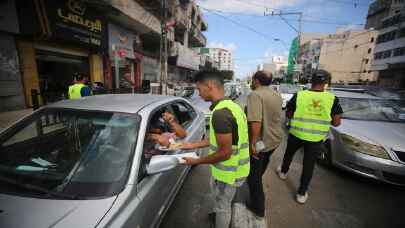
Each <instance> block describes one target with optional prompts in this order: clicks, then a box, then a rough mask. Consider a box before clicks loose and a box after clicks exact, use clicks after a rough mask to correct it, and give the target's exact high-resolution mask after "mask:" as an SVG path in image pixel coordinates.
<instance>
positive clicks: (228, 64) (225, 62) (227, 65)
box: [209, 48, 234, 71]
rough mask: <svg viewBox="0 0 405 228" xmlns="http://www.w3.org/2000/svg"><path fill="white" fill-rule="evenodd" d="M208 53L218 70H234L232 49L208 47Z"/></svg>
mask: <svg viewBox="0 0 405 228" xmlns="http://www.w3.org/2000/svg"><path fill="white" fill-rule="evenodd" d="M209 55H210V57H211V58H212V60H213V61H214V62H217V63H218V70H221V71H234V59H233V53H232V51H230V50H227V49H223V48H209Z"/></svg>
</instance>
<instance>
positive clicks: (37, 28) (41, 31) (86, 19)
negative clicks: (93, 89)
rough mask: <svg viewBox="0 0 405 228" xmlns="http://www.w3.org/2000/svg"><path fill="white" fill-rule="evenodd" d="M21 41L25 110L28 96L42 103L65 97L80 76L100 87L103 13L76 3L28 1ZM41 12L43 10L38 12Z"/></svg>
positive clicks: (21, 11)
mask: <svg viewBox="0 0 405 228" xmlns="http://www.w3.org/2000/svg"><path fill="white" fill-rule="evenodd" d="M20 4H21V5H18V8H19V18H20V27H21V29H22V34H23V35H22V36H21V37H20V38H19V39H18V41H17V47H18V51H19V57H20V60H21V63H22V65H21V68H22V71H23V72H24V73H23V76H22V78H23V82H24V87H25V88H24V95H25V98H26V103H27V106H31V105H32V100H31V93H32V91H33V90H36V91H38V92H39V94H40V95H41V96H40V100H42V101H43V102H55V101H58V100H61V99H64V98H67V91H68V87H69V86H70V85H71V84H73V82H74V76H75V75H76V74H78V73H80V74H83V75H85V76H87V78H88V81H89V82H88V84H89V85H90V86H91V83H92V82H102V83H103V82H104V77H103V63H102V57H103V55H105V52H106V51H105V50H107V44H106V41H107V38H106V37H107V35H106V33H107V26H106V23H105V19H104V18H103V16H102V14H100V13H99V12H97V11H96V10H95V9H94V8H92V6H91V5H89V4H85V2H84V1H80V0H63V1H52V0H42V1H39V0H32V1H27V2H24V3H20ZM38 8H40V9H41V10H37V9H38Z"/></svg>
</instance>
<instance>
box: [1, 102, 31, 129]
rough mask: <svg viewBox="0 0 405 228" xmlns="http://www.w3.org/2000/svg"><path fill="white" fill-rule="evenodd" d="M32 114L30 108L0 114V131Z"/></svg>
mask: <svg viewBox="0 0 405 228" xmlns="http://www.w3.org/2000/svg"><path fill="white" fill-rule="evenodd" d="M32 112H33V111H32V108H30V109H22V110H17V111H10V112H0V131H2V130H3V129H5V128H6V127H8V126H10V125H11V124H12V123H14V122H15V121H17V120H19V119H21V118H23V117H24V116H26V115H28V114H30V113H32Z"/></svg>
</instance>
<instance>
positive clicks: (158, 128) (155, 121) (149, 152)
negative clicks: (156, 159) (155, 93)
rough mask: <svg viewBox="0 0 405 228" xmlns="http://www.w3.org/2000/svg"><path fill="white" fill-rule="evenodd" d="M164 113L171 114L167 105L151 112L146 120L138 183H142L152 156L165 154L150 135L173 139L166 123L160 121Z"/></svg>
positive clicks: (171, 111)
mask: <svg viewBox="0 0 405 228" xmlns="http://www.w3.org/2000/svg"><path fill="white" fill-rule="evenodd" d="M164 112H170V113H173V110H172V109H171V108H170V106H168V105H165V106H163V107H159V108H157V109H156V110H154V111H152V112H151V114H150V117H149V119H148V125H147V126H148V127H147V131H146V135H145V141H144V143H143V150H142V154H143V156H142V161H141V166H140V170H139V174H138V182H140V181H142V180H143V179H144V178H145V177H146V176H147V172H146V167H147V165H148V164H149V161H150V159H151V158H152V156H154V155H162V154H165V153H166V151H164V150H160V149H159V144H158V143H157V142H156V141H154V140H153V139H152V138H151V135H152V134H159V135H164V136H167V137H174V135H173V134H174V133H171V129H170V126H169V125H168V124H167V123H165V122H164V121H163V119H162V114H163V113H164ZM175 117H176V115H175ZM176 118H177V117H176ZM176 121H178V119H176Z"/></svg>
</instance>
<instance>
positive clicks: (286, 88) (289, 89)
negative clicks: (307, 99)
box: [276, 84, 304, 109]
mask: <svg viewBox="0 0 405 228" xmlns="http://www.w3.org/2000/svg"><path fill="white" fill-rule="evenodd" d="M276 88H277V91H278V92H279V93H280V94H281V98H282V99H283V104H282V108H283V109H285V108H286V107H287V103H288V101H289V100H290V99H291V98H292V97H293V96H294V94H295V93H297V92H298V91H300V90H303V89H304V85H297V84H280V85H277V86H276Z"/></svg>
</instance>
